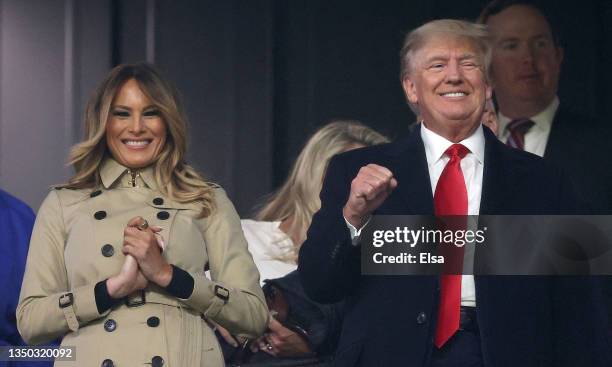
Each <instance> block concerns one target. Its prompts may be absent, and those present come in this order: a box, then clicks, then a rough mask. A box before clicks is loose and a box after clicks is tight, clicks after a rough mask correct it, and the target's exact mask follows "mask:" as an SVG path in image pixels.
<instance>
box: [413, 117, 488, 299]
mask: <svg viewBox="0 0 612 367" xmlns="http://www.w3.org/2000/svg"><path fill="white" fill-rule="evenodd" d="M421 138H422V139H423V144H425V156H426V157H427V168H428V169H429V180H430V182H431V192H432V195H433V194H434V193H435V192H436V185H437V184H438V179H440V175H441V174H442V171H443V170H444V167H446V164H447V163H448V161H449V160H450V158H449V157H448V156H447V155H445V154H444V152H446V150H447V149H448V148H449V147H450V146H451V145H453V142H451V141H449V140H446V139H445V138H443V137H442V136H440V135H438V134H436V133H434V132H433V131H431V130H429V129H428V128H427V127H426V126H425V124H421ZM459 143H460V144H462V145H463V146H465V147H466V148H468V149H469V150H470V152H469V153H468V154H467V155H466V156H465V157H464V158H463V159H462V160H461V171H462V172H463V178H464V180H465V187H466V189H467V194H468V212H467V214H468V215H478V213H479V212H480V196H481V194H482V173H483V167H484V149H485V141H484V133H483V131H482V125H480V126H478V128H477V129H476V130H475V131H474V133H473V134H472V135H471V136H470V137H468V138H467V139H465V140H462V141H461V142H459ZM468 248H469V247H467V246H466V250H467V249H468ZM464 257H465V259H466V260H467V261H471V260H472V259H473V253H471V254H470V253H467V252H466V253H465V254H464ZM461 305H462V306H471V307H475V306H476V288H475V287H474V276H473V275H463V276H462V278H461Z"/></svg>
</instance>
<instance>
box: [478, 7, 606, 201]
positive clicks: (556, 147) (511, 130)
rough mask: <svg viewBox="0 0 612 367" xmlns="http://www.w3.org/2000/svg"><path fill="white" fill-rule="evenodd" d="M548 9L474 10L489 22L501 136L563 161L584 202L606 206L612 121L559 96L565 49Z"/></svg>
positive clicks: (531, 151)
mask: <svg viewBox="0 0 612 367" xmlns="http://www.w3.org/2000/svg"><path fill="white" fill-rule="evenodd" d="M546 10H547V9H544V8H542V7H539V6H537V5H536V3H535V2H533V1H525V0H522V1H521V0H495V1H492V2H491V3H489V4H488V5H487V6H486V7H485V8H484V9H483V10H482V13H481V14H480V17H479V22H480V23H484V24H486V25H487V26H488V27H489V30H490V32H491V36H492V39H493V52H492V59H491V78H492V84H493V90H494V95H495V99H496V101H497V105H498V108H499V116H498V117H499V136H500V139H501V140H502V141H503V142H505V143H506V144H507V145H510V146H512V147H515V148H518V149H522V150H525V151H528V152H530V153H534V154H537V155H539V156H541V157H544V158H545V159H547V160H550V161H552V162H554V163H555V164H556V165H557V166H559V167H561V168H563V169H564V170H565V171H566V172H567V173H568V174H569V175H570V178H571V179H572V181H573V182H574V184H575V186H576V188H577V190H578V191H579V193H580V194H581V196H582V198H583V200H584V201H585V202H586V203H587V205H588V206H589V207H591V208H593V209H598V210H606V211H609V210H612V184H611V182H612V164H610V160H609V157H610V152H611V150H610V148H609V143H608V141H609V139H610V137H611V135H610V128H609V126H605V125H604V124H602V123H601V122H600V121H598V120H596V119H594V118H592V117H589V116H587V115H585V114H582V113H577V112H575V111H573V110H572V108H571V107H569V105H568V104H567V102H564V101H560V100H559V98H558V97H557V91H558V87H559V76H560V73H561V64H562V62H563V57H564V49H563V47H562V43H561V38H560V34H559V30H558V29H557V28H556V22H555V21H554V19H552V18H551V17H550V16H549V15H548V12H547V11H546ZM578 157H592V158H594V157H597V159H579V158H578ZM602 159H603V161H602Z"/></svg>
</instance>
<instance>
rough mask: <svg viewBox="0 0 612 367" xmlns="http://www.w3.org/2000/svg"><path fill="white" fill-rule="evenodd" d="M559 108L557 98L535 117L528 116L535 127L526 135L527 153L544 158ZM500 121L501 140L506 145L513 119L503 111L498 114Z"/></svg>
mask: <svg viewBox="0 0 612 367" xmlns="http://www.w3.org/2000/svg"><path fill="white" fill-rule="evenodd" d="M558 108H559V98H558V97H555V98H554V99H553V100H552V102H550V104H549V105H548V106H547V107H546V108H545V109H543V110H542V111H541V112H540V113H538V114H537V115H535V116H527V117H526V118H529V119H530V120H531V121H533V122H534V125H533V126H532V127H531V129H529V131H527V133H526V134H525V151H526V152H529V153H533V154H536V155H539V156H540V157H544V152H545V151H546V143H547V142H548V137H549V136H550V128H551V126H552V122H553V119H554V118H555V113H557V109H558ZM498 119H499V131H500V137H499V139H500V140H501V141H503V142H504V143H505V142H507V141H508V137H509V136H510V131H509V130H508V129H507V126H508V124H509V123H510V121H511V119H510V118H509V117H506V116H504V114H502V113H501V111H500V112H499V114H498Z"/></svg>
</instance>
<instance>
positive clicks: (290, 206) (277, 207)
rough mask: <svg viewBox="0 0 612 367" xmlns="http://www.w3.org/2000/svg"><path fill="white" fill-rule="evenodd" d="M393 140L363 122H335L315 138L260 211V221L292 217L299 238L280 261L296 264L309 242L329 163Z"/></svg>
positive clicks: (291, 232)
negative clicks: (338, 156) (308, 233)
mask: <svg viewBox="0 0 612 367" xmlns="http://www.w3.org/2000/svg"><path fill="white" fill-rule="evenodd" d="M388 141H389V140H388V139H387V138H386V137H385V136H383V135H382V134H379V133H378V132H376V131H374V130H372V129H370V128H369V127H367V126H365V125H364V124H363V123H361V122H359V121H350V120H348V121H343V120H338V121H332V122H331V123H329V124H327V125H325V126H323V127H322V128H320V129H319V130H318V131H316V132H315V133H314V135H312V137H311V138H310V139H309V140H308V142H306V145H305V146H304V148H303V149H302V151H301V152H300V155H299V156H298V158H297V160H296V161H295V163H294V165H293V167H292V169H291V173H290V174H289V177H288V178H287V180H286V181H285V183H284V184H283V185H282V186H281V188H280V189H279V190H278V191H276V192H275V193H273V194H272V195H271V196H270V197H269V198H268V200H266V202H265V203H264V205H263V207H262V208H261V209H260V210H259V211H258V212H257V214H256V216H255V217H256V219H257V220H262V221H283V220H285V219H287V218H289V217H291V218H292V221H291V226H290V228H289V230H288V233H287V235H288V236H289V237H290V238H297V239H299V241H298V243H294V245H295V247H294V250H295V251H294V252H293V253H291V254H289V255H288V256H287V258H283V259H280V260H285V261H295V260H296V259H297V253H298V251H299V247H300V246H301V245H302V243H303V242H304V240H305V239H306V231H307V230H308V227H309V226H310V222H311V221H312V216H313V215H314V213H315V212H316V211H318V210H319V208H321V200H320V199H319V192H320V191H321V187H322V185H323V177H324V176H325V172H326V170H327V166H328V164H329V160H330V159H331V158H332V157H333V156H334V155H336V154H339V153H342V152H344V151H347V150H349V149H352V148H355V147H357V146H360V145H361V146H370V145H376V144H382V143H386V142H388Z"/></svg>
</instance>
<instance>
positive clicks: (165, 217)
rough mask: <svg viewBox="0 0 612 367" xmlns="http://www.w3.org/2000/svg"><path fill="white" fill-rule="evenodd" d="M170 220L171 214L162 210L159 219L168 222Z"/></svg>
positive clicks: (158, 214) (158, 215)
mask: <svg viewBox="0 0 612 367" xmlns="http://www.w3.org/2000/svg"><path fill="white" fill-rule="evenodd" d="M168 218H170V213H168V212H167V211H164V210H162V211H161V212H159V213H157V219H161V220H166V219H168Z"/></svg>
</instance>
